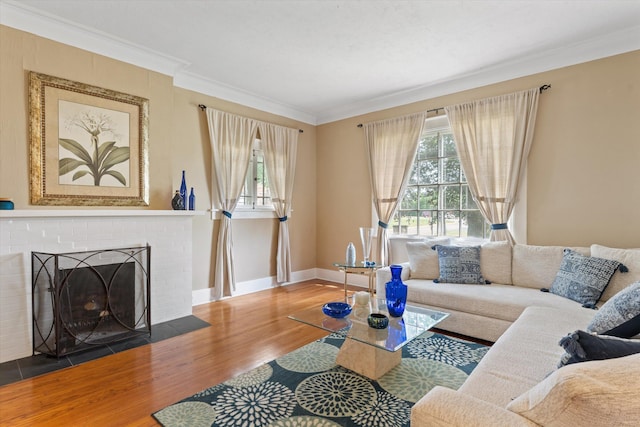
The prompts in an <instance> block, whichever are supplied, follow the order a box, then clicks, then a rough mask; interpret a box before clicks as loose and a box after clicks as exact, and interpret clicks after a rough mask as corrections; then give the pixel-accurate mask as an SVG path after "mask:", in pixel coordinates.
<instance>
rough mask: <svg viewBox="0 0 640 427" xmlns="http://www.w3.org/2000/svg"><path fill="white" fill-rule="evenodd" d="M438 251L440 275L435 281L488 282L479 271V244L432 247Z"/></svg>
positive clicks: (481, 283) (482, 283)
mask: <svg viewBox="0 0 640 427" xmlns="http://www.w3.org/2000/svg"><path fill="white" fill-rule="evenodd" d="M433 249H435V250H436V251H437V252H438V265H439V267H440V277H438V278H437V279H434V282H436V283H442V282H444V283H464V284H480V285H484V284H488V283H489V282H488V281H486V280H485V279H484V277H482V273H481V271H480V246H445V245H436V246H434V247H433Z"/></svg>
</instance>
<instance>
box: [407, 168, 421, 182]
mask: <svg viewBox="0 0 640 427" xmlns="http://www.w3.org/2000/svg"><path fill="white" fill-rule="evenodd" d="M417 184H418V162H414V163H413V166H411V173H410V174H409V182H408V183H407V185H408V186H409V185H417Z"/></svg>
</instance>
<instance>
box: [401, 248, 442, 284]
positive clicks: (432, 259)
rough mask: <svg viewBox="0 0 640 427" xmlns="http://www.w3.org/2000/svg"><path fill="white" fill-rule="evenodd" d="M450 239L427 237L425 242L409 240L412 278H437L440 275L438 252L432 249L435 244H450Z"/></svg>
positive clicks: (408, 251) (408, 250)
mask: <svg viewBox="0 0 640 427" xmlns="http://www.w3.org/2000/svg"><path fill="white" fill-rule="evenodd" d="M449 243H450V240H449V239H446V238H445V239H442V238H440V239H427V240H425V241H423V242H407V255H408V256H409V268H410V269H411V276H410V277H411V279H429V280H433V279H437V278H438V277H439V276H440V267H439V265H438V252H436V251H434V250H433V249H431V248H432V247H433V246H434V245H448V244H449Z"/></svg>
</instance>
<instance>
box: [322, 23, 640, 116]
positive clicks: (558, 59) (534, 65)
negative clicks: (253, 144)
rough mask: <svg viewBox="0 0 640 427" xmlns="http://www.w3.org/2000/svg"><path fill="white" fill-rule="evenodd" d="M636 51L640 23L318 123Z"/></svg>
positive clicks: (350, 108) (340, 111) (359, 105)
mask: <svg viewBox="0 0 640 427" xmlns="http://www.w3.org/2000/svg"><path fill="white" fill-rule="evenodd" d="M634 50H640V26H636V27H630V28H626V29H623V30H620V31H617V32H614V33H610V34H607V35H606V36H604V37H597V38H592V39H589V40H585V41H583V42H580V43H575V44H572V45H568V46H562V47H559V48H555V49H549V50H546V51H544V52H541V53H539V54H535V55H528V56H526V57H521V58H518V59H515V60H513V61H509V62H504V63H501V64H497V65H495V66H493V67H488V68H485V69H483V70H481V71H478V72H476V73H470V74H466V75H462V76H456V77H453V78H451V79H446V80H443V81H440V82H436V83H433V84H429V85H426V86H420V87H417V88H412V89H409V90H406V91H402V92H396V93H393V94H389V95H387V96H381V97H378V98H374V99H369V100H365V101H362V102H356V103H353V104H350V105H346V106H344V107H342V108H334V109H332V110H331V111H327V112H325V113H320V114H318V117H317V123H318V124H324V123H330V122H334V121H337V120H342V119H346V118H349V117H354V116H359V115H361V114H367V113H371V112H374V111H380V110H384V109H388V108H393V107H398V106H401V105H406V104H410V103H413V102H419V101H424V100H426V99H432V98H436V97H439V96H444V95H449V94H452V93H456V92H461V91H464V90H469V89H475V88H478V87H482V86H487V85H490V84H495V83H500V82H503V81H507V80H511V79H516V78H519V77H525V76H530V75H532V74H537V73H542V72H545V71H550V70H555V69H558V68H563V67H568V66H571V65H576V64H581V63H584V62H588V61H593V60H597V59H601V58H606V57H608V56H613V55H619V54H622V53H626V52H631V51H634Z"/></svg>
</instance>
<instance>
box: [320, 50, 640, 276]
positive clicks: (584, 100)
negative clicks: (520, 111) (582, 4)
mask: <svg viewBox="0 0 640 427" xmlns="http://www.w3.org/2000/svg"><path fill="white" fill-rule="evenodd" d="M542 84H550V85H552V88H551V89H550V90H547V91H545V92H543V93H542V95H541V96H540V103H539V109H538V118H537V121H536V129H535V137H534V141H533V147H532V150H531V153H530V155H529V169H528V175H527V179H528V197H527V216H528V221H527V233H526V234H527V240H528V243H530V244H537V245H547V244H549V245H551V244H554V245H555V244H557V245H575V246H578V245H589V244H591V243H600V244H603V245H610V246H616V247H640V172H638V170H639V167H640V51H635V52H630V53H628V54H624V55H618V56H614V57H610V58H605V59H602V60H598V61H593V62H588V63H584V64H580V65H576V66H572V67H566V68H562V69H558V70H554V71H549V72H545V73H540V74H536V75H532V76H528V77H524V78H519V79H515V80H510V81H506V82H502V83H499V84H494V85H490V86H485V87H481V88H477V89H473V90H468V91H464V92H459V93H455V94H451V95H447V96H442V97H439V98H435V99H430V100H425V101H422V102H417V103H413V104H409V105H404V106H402V107H398V108H393V109H388V110H384V111H377V112H375V113H370V114H366V115H362V116H359V117H353V118H349V119H346V120H341V121H337V122H333V123H329V124H325V125H321V126H318V161H317V164H318V222H317V230H318V255H317V256H318V267H320V268H331V264H332V262H335V261H336V260H341V259H342V258H343V257H344V251H345V248H346V245H347V243H348V242H349V241H353V242H355V243H356V248H359V243H358V242H359V237H358V227H359V226H361V225H366V224H370V223H371V201H370V192H371V189H370V185H369V180H368V169H367V165H366V160H365V154H364V153H365V151H364V132H363V131H362V129H359V128H357V124H358V123H363V122H369V121H374V120H380V119H384V118H389V117H396V116H401V115H404V114H408V113H412V112H417V111H424V110H428V109H432V108H438V107H444V106H447V105H452V104H456V103H460V102H465V101H470V100H473V99H479V98H485V97H490V96H496V95H500V94H504V93H509V92H514V91H518V90H524V89H528V88H530V87H537V86H540V85H542Z"/></svg>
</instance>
